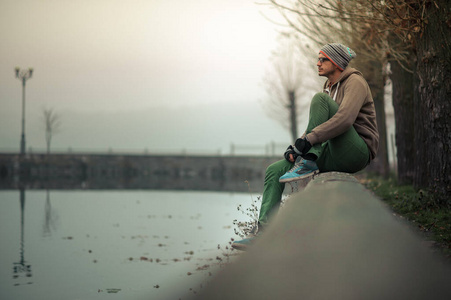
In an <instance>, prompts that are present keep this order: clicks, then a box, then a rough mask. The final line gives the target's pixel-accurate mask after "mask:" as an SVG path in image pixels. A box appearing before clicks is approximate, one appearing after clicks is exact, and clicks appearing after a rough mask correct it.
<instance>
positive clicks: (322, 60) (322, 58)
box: [318, 57, 330, 63]
mask: <svg viewBox="0 0 451 300" xmlns="http://www.w3.org/2000/svg"><path fill="white" fill-rule="evenodd" d="M318 61H319V62H320V63H323V62H325V61H330V59H328V58H327V57H319V58H318Z"/></svg>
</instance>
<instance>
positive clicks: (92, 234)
mask: <svg viewBox="0 0 451 300" xmlns="http://www.w3.org/2000/svg"><path fill="white" fill-rule="evenodd" d="M0 199H1V201H0V237H1V239H0V240H1V242H0V253H1V255H0V265H2V266H8V265H9V266H10V267H7V268H0V282H1V283H2V284H1V289H0V299H46V300H53V299H55V300H57V299H99V297H100V298H101V299H104V298H105V297H106V296H104V294H105V295H106V294H107V293H110V292H111V291H112V290H115V291H119V292H118V293H120V294H121V295H120V296H121V299H178V298H179V297H165V295H167V294H171V295H172V294H173V293H176V294H177V295H183V294H184V293H186V292H187V291H190V288H199V285H200V284H202V283H203V282H204V281H205V280H208V279H209V278H210V277H211V276H212V275H211V274H214V273H215V272H216V270H217V269H216V268H218V267H219V264H220V262H221V261H220V260H218V258H221V259H224V260H225V259H226V256H222V255H223V254H224V253H226V254H227V253H228V252H227V251H228V250H225V249H226V246H227V245H228V244H227V243H228V242H229V241H230V238H231V237H233V236H234V234H233V228H232V225H233V220H234V219H239V218H240V216H241V215H242V214H241V213H240V212H238V211H237V210H236V203H245V201H250V197H249V195H248V194H247V193H246V194H239V193H238V194H237V193H216V192H184V191H144V190H139V191H118V190H109V191H108V190H101V191H99V190H94V191H92V190H91V191H68V190H64V191H54V190H41V191H39V190H36V189H25V187H21V188H20V189H19V190H17V191H0ZM18 200H19V201H18ZM18 202H19V203H18ZM18 204H19V205H18ZM163 239H164V240H163ZM219 244H221V249H219V248H218V247H217V246H218V245H219ZM223 252H224V253H223ZM69 257H70V258H69ZM124 274H127V276H125V277H124ZM156 286H158V288H156ZM99 291H100V292H99ZM138 294H139V295H138Z"/></svg>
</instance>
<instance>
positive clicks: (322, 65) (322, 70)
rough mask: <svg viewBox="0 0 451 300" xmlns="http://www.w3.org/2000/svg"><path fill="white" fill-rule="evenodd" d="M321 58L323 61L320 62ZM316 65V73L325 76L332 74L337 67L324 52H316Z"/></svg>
mask: <svg viewBox="0 0 451 300" xmlns="http://www.w3.org/2000/svg"><path fill="white" fill-rule="evenodd" d="M321 60H323V62H321ZM316 66H317V67H318V75H319V76H326V77H328V76H329V75H331V74H333V73H334V72H335V70H336V69H338V68H337V66H336V65H334V64H333V63H332V62H331V61H330V60H329V59H328V58H327V57H326V56H324V54H322V53H320V54H318V62H317V63H316Z"/></svg>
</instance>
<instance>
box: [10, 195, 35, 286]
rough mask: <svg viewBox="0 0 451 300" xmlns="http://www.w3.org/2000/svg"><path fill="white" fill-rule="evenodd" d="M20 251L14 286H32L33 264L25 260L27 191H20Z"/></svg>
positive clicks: (14, 264) (14, 270) (14, 268)
mask: <svg viewBox="0 0 451 300" xmlns="http://www.w3.org/2000/svg"><path fill="white" fill-rule="evenodd" d="M19 201H20V250H19V257H20V260H19V261H18V262H15V263H13V279H14V286H19V285H26V284H32V283H33V282H32V281H31V277H33V275H32V271H31V263H28V262H27V261H26V260H25V189H24V188H21V189H20V199H19Z"/></svg>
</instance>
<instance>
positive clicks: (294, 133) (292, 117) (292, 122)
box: [288, 91, 299, 142]
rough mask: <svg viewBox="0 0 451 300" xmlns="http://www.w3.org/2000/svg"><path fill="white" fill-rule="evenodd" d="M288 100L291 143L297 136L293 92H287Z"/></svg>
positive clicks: (294, 96)
mask: <svg viewBox="0 0 451 300" xmlns="http://www.w3.org/2000/svg"><path fill="white" fill-rule="evenodd" d="M288 99H289V100H290V104H289V106H290V107H289V109H290V132H291V137H292V140H293V142H294V141H296V139H297V138H298V137H299V136H298V127H297V124H298V122H297V118H296V94H295V91H288Z"/></svg>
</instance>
